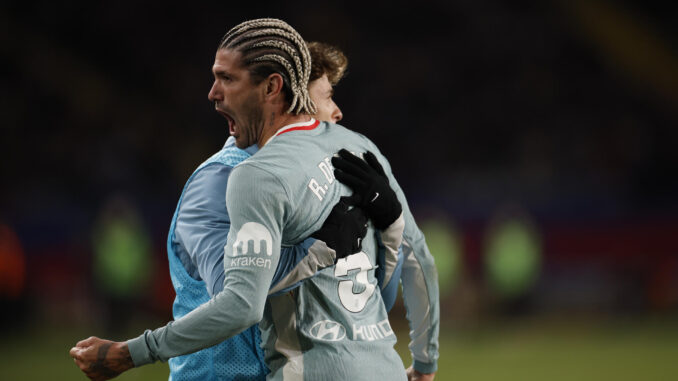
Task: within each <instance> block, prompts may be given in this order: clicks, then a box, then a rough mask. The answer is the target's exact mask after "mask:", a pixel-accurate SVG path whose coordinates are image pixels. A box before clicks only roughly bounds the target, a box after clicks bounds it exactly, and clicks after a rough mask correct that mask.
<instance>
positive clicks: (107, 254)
mask: <svg viewBox="0 0 678 381" xmlns="http://www.w3.org/2000/svg"><path fill="white" fill-rule="evenodd" d="M92 241H93V248H94V261H93V275H94V281H95V283H96V286H97V288H98V291H99V292H101V293H102V295H103V297H104V298H103V299H102V300H105V303H106V310H107V311H106V312H105V313H104V316H106V318H107V319H108V321H107V323H108V324H107V326H108V327H109V329H110V330H112V329H114V328H115V329H124V328H125V324H126V320H127V319H129V318H130V317H131V316H134V315H133V314H130V313H129V311H134V310H136V309H137V308H136V306H135V304H137V303H138V302H139V301H143V300H144V299H145V298H147V297H149V296H150V288H149V287H148V286H149V285H150V283H151V281H152V280H153V275H154V273H153V270H154V269H153V267H152V256H151V239H150V237H149V235H148V233H147V230H146V227H145V226H144V225H143V223H142V221H141V219H140V217H139V215H138V213H137V211H136V210H135V209H134V207H133V206H132V205H131V204H130V203H129V202H128V201H127V200H126V199H125V198H123V197H121V196H115V197H112V198H110V199H109V200H108V201H107V203H106V204H105V205H104V207H103V208H102V210H101V212H100V215H99V217H98V220H97V222H96V224H95V226H94V230H93V236H92Z"/></svg>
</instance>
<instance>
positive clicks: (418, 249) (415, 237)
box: [374, 146, 440, 373]
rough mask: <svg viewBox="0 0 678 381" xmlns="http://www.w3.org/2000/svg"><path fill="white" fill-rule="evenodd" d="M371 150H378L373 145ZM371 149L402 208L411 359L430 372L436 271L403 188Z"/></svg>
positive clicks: (436, 324) (434, 363)
mask: <svg viewBox="0 0 678 381" xmlns="http://www.w3.org/2000/svg"><path fill="white" fill-rule="evenodd" d="M375 150H376V151H377V152H378V149H377V148H376V146H375ZM377 152H374V153H375V154H376V155H377V157H379V158H380V160H379V161H380V163H381V164H382V166H383V167H384V170H385V172H386V174H387V175H388V176H389V183H390V185H391V187H392V188H393V190H394V191H395V192H396V195H397V197H398V200H400V203H401V204H402V207H403V215H402V217H403V218H404V221H405V228H404V231H403V237H402V238H403V240H402V251H403V264H402V274H401V283H402V287H403V298H404V301H405V308H406V310H407V320H408V323H409V326H410V344H409V349H410V352H411V353H412V358H413V360H414V364H413V366H414V369H416V370H417V371H419V372H422V373H432V372H435V371H436V370H437V367H438V356H439V352H438V346H439V343H438V335H439V331H440V297H439V291H438V272H437V270H436V267H435V262H434V259H433V256H432V255H431V252H430V251H429V249H428V246H426V241H425V239H424V234H423V233H422V232H421V230H419V227H418V226H417V224H416V222H415V221H414V217H413V216H412V213H411V211H410V208H409V205H408V204H407V199H406V198H405V194H404V193H403V190H402V189H401V188H400V185H398V182H397V181H396V179H395V177H394V176H393V173H392V172H391V166H390V164H389V163H388V160H386V158H385V157H384V156H383V155H381V153H379V154H377Z"/></svg>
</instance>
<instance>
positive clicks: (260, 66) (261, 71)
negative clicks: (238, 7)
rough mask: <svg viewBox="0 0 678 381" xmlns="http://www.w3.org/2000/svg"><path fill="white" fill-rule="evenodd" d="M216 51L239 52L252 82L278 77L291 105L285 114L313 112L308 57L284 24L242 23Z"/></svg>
mask: <svg viewBox="0 0 678 381" xmlns="http://www.w3.org/2000/svg"><path fill="white" fill-rule="evenodd" d="M219 49H231V50H235V51H239V52H241V54H242V63H243V66H245V67H246V68H247V69H248V70H249V72H250V75H251V76H252V77H253V79H254V81H255V83H259V82H261V81H262V80H264V79H265V78H267V77H268V76H269V75H271V74H272V73H278V74H280V75H281V76H282V78H283V93H284V94H285V100H286V101H287V102H288V104H289V105H290V107H289V109H288V110H287V112H288V113H290V114H294V115H298V114H315V113H316V107H315V104H313V101H312V100H311V97H310V95H309V94H308V79H309V77H310V74H311V55H310V53H309V52H308V48H307V47H306V42H305V41H304V39H303V38H301V35H299V33H297V31H296V30H294V28H292V27H291V26H290V25H288V24H287V23H286V22H284V21H282V20H278V19H271V18H265V19H256V20H249V21H245V22H243V23H241V24H239V25H237V26H235V27H233V28H232V29H231V30H229V31H228V33H226V35H225V36H224V37H223V38H222V39H221V42H220V43H219Z"/></svg>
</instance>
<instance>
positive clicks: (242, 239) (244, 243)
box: [231, 222, 273, 269]
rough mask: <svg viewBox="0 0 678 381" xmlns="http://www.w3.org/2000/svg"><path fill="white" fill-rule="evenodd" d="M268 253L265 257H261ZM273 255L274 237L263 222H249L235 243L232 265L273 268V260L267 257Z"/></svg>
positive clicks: (237, 236) (243, 227)
mask: <svg viewBox="0 0 678 381" xmlns="http://www.w3.org/2000/svg"><path fill="white" fill-rule="evenodd" d="M264 253H266V256H265V257H263V258H262V257H261V256H262V255H263V254H264ZM271 255H273V237H271V233H270V232H269V231H268V229H266V227H265V226H264V225H262V224H259V223H256V222H248V223H246V224H244V225H243V226H242V227H241V228H240V230H238V235H236V238H235V243H234V244H233V255H232V256H233V258H231V266H237V267H242V266H248V267H265V268H269V269H270V268H271V260H270V259H268V258H266V257H270V256H271Z"/></svg>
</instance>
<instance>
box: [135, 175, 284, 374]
mask: <svg viewBox="0 0 678 381" xmlns="http://www.w3.org/2000/svg"><path fill="white" fill-rule="evenodd" d="M288 200H289V199H288V197H287V192H286V190H285V188H284V186H283V185H282V183H281V182H280V181H279V180H278V179H277V177H275V176H274V175H272V174H270V173H268V172H266V171H264V170H262V169H259V168H257V167H254V166H245V165H240V166H237V167H235V168H234V169H233V171H232V172H231V176H230V179H229V185H228V189H227V190H226V204H227V207H228V210H229V212H230V218H231V229H230V231H229V233H228V239H227V243H226V245H225V247H224V287H223V290H222V291H221V292H219V293H218V294H216V295H215V296H214V298H212V299H210V300H209V301H208V302H207V303H205V304H203V305H201V306H200V307H198V308H197V309H195V310H193V311H191V312H190V313H188V314H187V315H185V316H184V317H182V318H181V319H179V320H176V321H174V322H170V323H168V324H167V325H166V326H164V327H162V328H158V329H156V330H153V331H150V330H147V331H146V332H144V334H143V335H141V336H139V337H137V338H134V339H131V340H129V341H128V342H127V343H128V346H129V351H130V355H131V357H132V360H133V362H134V365H135V366H140V365H144V364H148V363H152V362H155V361H158V360H160V361H167V359H169V358H171V357H175V356H179V355H183V354H188V353H192V352H195V351H197V350H200V349H203V348H207V347H210V346H212V345H214V344H217V343H219V342H221V341H223V340H226V339H228V338H229V337H232V336H234V335H236V334H238V333H240V332H241V331H243V330H244V329H246V328H248V327H250V326H252V325H253V324H255V323H258V322H259V321H260V320H261V318H262V316H263V311H264V305H265V301H266V296H267V294H268V289H269V285H270V284H271V280H272V279H273V275H274V272H275V269H276V268H277V265H278V260H279V257H280V245H281V233H282V232H281V229H282V226H283V221H284V218H285V211H286V209H287V207H288V205H289V201H288Z"/></svg>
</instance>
